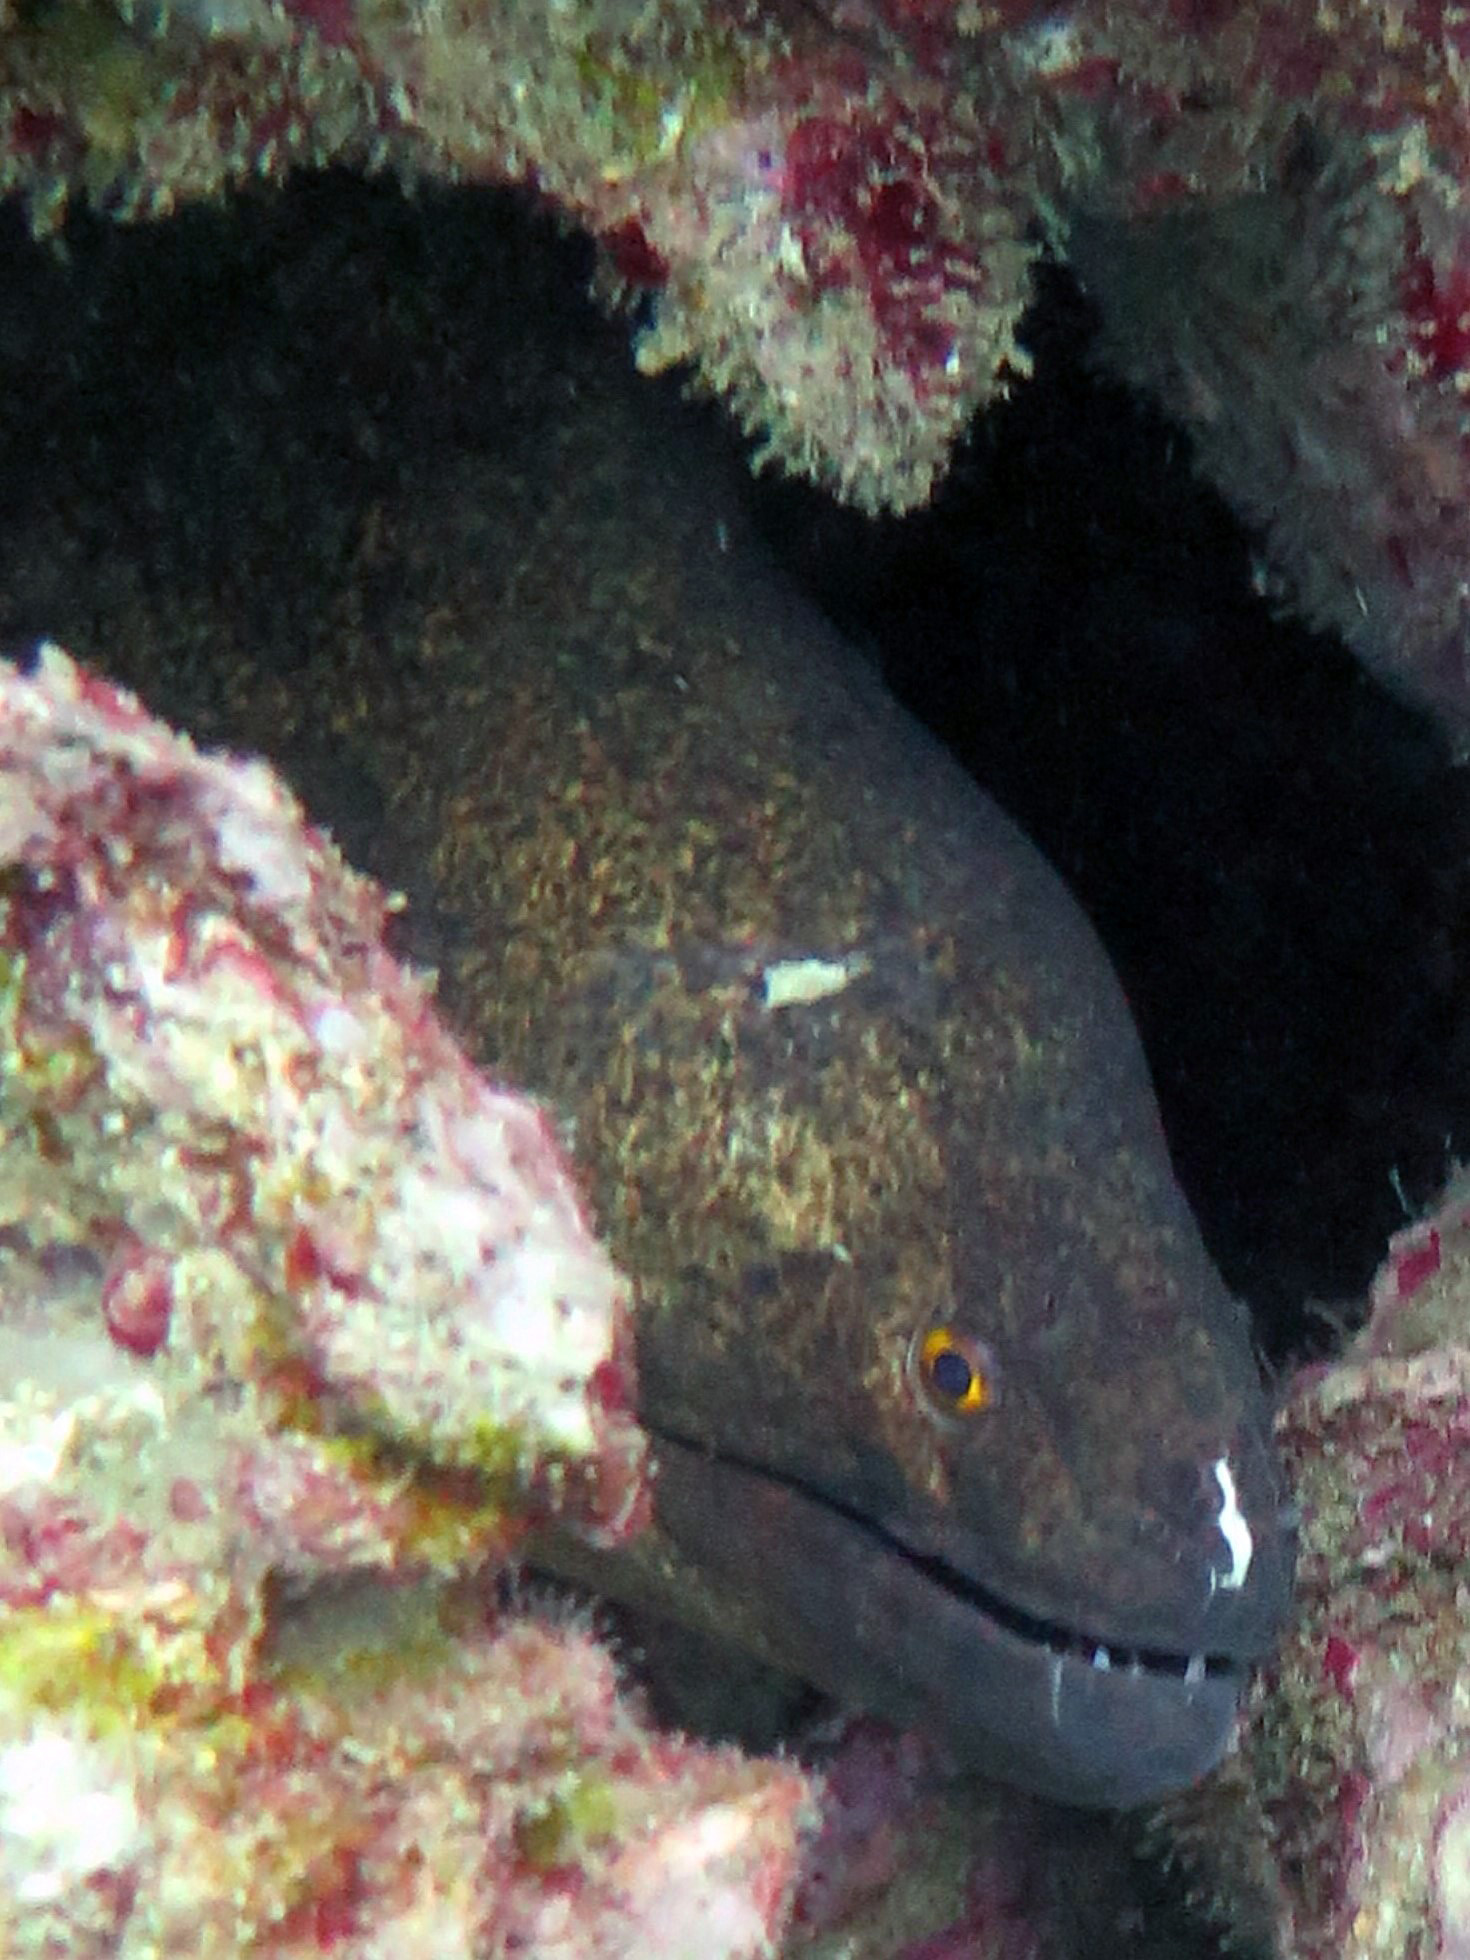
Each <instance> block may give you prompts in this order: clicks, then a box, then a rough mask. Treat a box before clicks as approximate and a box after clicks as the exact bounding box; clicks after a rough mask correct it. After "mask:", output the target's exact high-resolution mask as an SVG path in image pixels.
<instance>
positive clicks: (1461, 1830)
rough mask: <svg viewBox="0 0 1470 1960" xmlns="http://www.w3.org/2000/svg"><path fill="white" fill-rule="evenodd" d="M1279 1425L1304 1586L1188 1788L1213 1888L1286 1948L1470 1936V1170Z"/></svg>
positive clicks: (1367, 1959)
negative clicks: (1267, 1660) (1283, 1635)
mask: <svg viewBox="0 0 1470 1960" xmlns="http://www.w3.org/2000/svg"><path fill="white" fill-rule="evenodd" d="M1279 1435H1280V1439H1281V1443H1282V1448H1283V1452H1284V1455H1285V1458H1286V1462H1287V1465H1288V1469H1289V1472H1290V1474H1291V1476H1292V1478H1293V1481H1294V1484H1295V1487H1296V1492H1297V1497H1298V1500H1299V1502H1300V1505H1301V1511H1302V1539H1301V1556H1300V1559H1299V1562H1298V1568H1297V1579H1298V1605H1297V1611H1296V1616H1295V1621H1294V1624H1293V1626H1292V1627H1291V1629H1290V1631H1289V1633H1288V1636H1287V1639H1286V1641H1285V1643H1284V1645H1283V1648H1282V1651H1281V1654H1280V1656H1279V1658H1278V1659H1277V1660H1276V1662H1275V1663H1273V1665H1272V1666H1271V1667H1270V1668H1268V1669H1267V1670H1266V1671H1265V1672H1264V1673H1263V1674H1262V1676H1261V1677H1260V1678H1259V1680H1258V1682H1257V1683H1256V1686H1255V1689H1254V1691H1253V1695H1252V1698H1251V1702H1250V1705H1249V1706H1248V1708H1247V1710H1246V1713H1245V1715H1244V1717H1243V1727H1242V1742H1241V1749H1240V1752H1239V1754H1238V1755H1236V1756H1235V1757H1233V1758H1232V1759H1230V1760H1228V1761H1227V1763H1226V1765H1225V1766H1224V1767H1223V1768H1222V1770H1221V1771H1219V1772H1218V1773H1217V1775H1216V1777H1215V1778H1214V1779H1212V1782H1211V1783H1210V1784H1208V1785H1206V1786H1205V1787H1204V1788H1203V1789H1202V1790H1201V1791H1199V1792H1197V1793H1194V1794H1192V1795H1191V1796H1189V1797H1186V1798H1184V1799H1182V1800H1181V1801H1180V1803H1179V1804H1178V1805H1177V1806H1175V1810H1174V1817H1173V1826H1172V1828H1173V1831H1174V1834H1175V1837H1176V1840H1177V1843H1178V1846H1179V1849H1180V1851H1181V1854H1182V1856H1183V1857H1184V1859H1185V1862H1186V1863H1187V1864H1189V1865H1192V1866H1193V1867H1195V1869H1196V1871H1197V1874H1198V1876H1199V1878H1200V1882H1201V1890H1202V1891H1203V1892H1205V1893H1206V1894H1212V1895H1213V1896H1214V1897H1215V1899H1216V1901H1217V1904H1218V1905H1219V1908H1220V1910H1221V1911H1222V1913H1223V1915H1224V1917H1226V1918H1227V1919H1228V1920H1230V1921H1232V1922H1233V1923H1234V1924H1235V1925H1236V1926H1237V1927H1244V1928H1249V1929H1251V1930H1254V1931H1265V1932H1268V1933H1269V1935H1270V1937H1271V1938H1272V1939H1273V1940H1274V1950H1275V1951H1276V1952H1278V1953H1279V1954H1281V1955H1282V1956H1283V1957H1284V1960H1463V1956H1464V1955H1466V1954H1467V1953H1470V1590H1467V1575H1470V1187H1467V1186H1466V1184H1465V1183H1464V1182H1463V1180H1461V1181H1458V1182H1457V1183H1455V1184H1452V1185H1451V1187H1450V1189H1449V1191H1448V1192H1447V1194H1446V1196H1445V1198H1444V1199H1443V1201H1442V1202H1441V1204H1440V1206H1439V1207H1438V1209H1437V1210H1436V1211H1435V1212H1434V1213H1432V1214H1431V1215H1430V1216H1429V1217H1427V1218H1425V1219H1424V1220H1422V1221H1421V1222H1419V1223H1418V1224H1416V1225H1415V1226H1414V1227H1413V1228H1412V1229H1410V1230H1408V1231H1405V1232H1403V1233H1401V1234H1399V1236H1398V1237H1397V1238H1396V1239H1395V1240H1394V1242H1393V1244H1392V1245H1391V1247H1390V1249H1389V1254H1388V1257H1387V1259H1386V1261H1385V1263H1384V1266H1383V1268H1382V1270H1381V1272H1380V1274H1379V1276H1378V1279H1377V1282H1376V1284H1375V1287H1374V1292H1373V1313H1372V1318H1371V1321H1370V1323H1369V1326H1368V1327H1367V1329H1366V1330H1365V1332H1364V1334H1363V1335H1362V1336H1361V1338H1360V1339H1359V1340H1358V1342H1357V1343H1356V1344H1355V1345H1354V1347H1353V1348H1352V1349H1351V1350H1350V1351H1349V1353H1348V1355H1347V1357H1346V1358H1345V1359H1344V1360H1343V1361H1341V1362H1340V1363H1338V1364H1336V1365H1335V1366H1333V1367H1331V1368H1327V1369H1316V1370H1313V1371H1311V1372H1310V1373H1309V1374H1308V1375H1306V1376H1305V1377H1304V1378H1303V1379H1302V1380H1301V1381H1300V1382H1299V1383H1298V1385H1297V1387H1296V1389H1295V1392H1294V1393H1293V1394H1292V1395H1291V1397H1290V1398H1289V1400H1288V1402H1287V1404H1286V1406H1285V1408H1284V1410H1283V1412H1282V1416H1281V1419H1280V1423H1279Z"/></svg>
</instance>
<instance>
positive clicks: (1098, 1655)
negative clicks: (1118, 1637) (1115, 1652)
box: [1092, 1647, 1113, 1674]
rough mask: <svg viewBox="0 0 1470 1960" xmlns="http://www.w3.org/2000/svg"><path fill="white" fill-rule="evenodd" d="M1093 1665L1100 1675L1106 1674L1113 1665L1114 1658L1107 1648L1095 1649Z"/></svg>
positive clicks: (1093, 1651)
mask: <svg viewBox="0 0 1470 1960" xmlns="http://www.w3.org/2000/svg"><path fill="white" fill-rule="evenodd" d="M1092 1664H1093V1666H1094V1667H1095V1668H1096V1669H1097V1671H1098V1673H1099V1674H1106V1673H1107V1672H1108V1670H1109V1669H1110V1668H1111V1667H1112V1665H1113V1657H1112V1655H1111V1654H1110V1653H1109V1652H1108V1650H1107V1648H1106V1647H1094V1648H1093V1650H1092Z"/></svg>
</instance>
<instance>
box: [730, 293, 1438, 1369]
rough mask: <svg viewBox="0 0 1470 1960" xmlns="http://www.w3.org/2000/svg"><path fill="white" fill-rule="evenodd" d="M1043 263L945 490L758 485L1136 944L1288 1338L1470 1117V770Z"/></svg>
mask: <svg viewBox="0 0 1470 1960" xmlns="http://www.w3.org/2000/svg"><path fill="white" fill-rule="evenodd" d="M1092 325H1093V322H1092V319H1091V316H1090V313H1089V309H1088V307H1087V304H1086V301H1085V300H1084V298H1083V297H1082V296H1081V295H1080V294H1079V292H1078V290H1077V288H1076V286H1075V284H1074V283H1073V281H1072V280H1071V279H1070V278H1069V277H1068V276H1067V275H1066V274H1065V273H1064V272H1062V271H1059V270H1057V269H1055V268H1050V269H1048V270H1047V271H1046V272H1045V274H1044V276H1043V278H1042V280H1041V284H1040V292H1039V296H1038V301H1037V304H1036V305H1035V307H1034V308H1033V309H1032V312H1031V315H1030V317H1029V320H1028V323H1027V331H1026V336H1025V338H1026V341H1027V344H1028V345H1029V346H1030V347H1031V348H1032V349H1033V350H1034V352H1035V355H1036V373H1035V376H1034V378H1033V379H1032V381H1031V382H1030V383H1029V384H1027V385H1025V386H1023V387H1021V388H1019V389H1018V390H1017V391H1016V393H1015V394H1014V396H1013V397H1012V399H1011V400H1010V401H1009V402H1008V403H1007V404H1005V405H1004V406H1003V407H1002V408H1000V409H999V410H998V411H996V412H995V413H993V414H992V415H991V416H990V417H989V418H988V419H987V420H986V421H985V422H984V423H983V424H982V425H981V426H980V427H979V428H977V429H976V430H975V431H974V432H973V434H972V437H971V440H970V442H969V444H968V446H967V447H966V449H965V450H964V451H963V452H962V454H961V456H960V457H959V459H958V463H957V467H956V469H955V471H954V473H953V476H952V477H951V479H950V481H949V482H948V483H947V484H946V485H945V486H944V489H943V491H942V492H941V494H940V495H939V497H938V498H937V499H936V500H935V503H934V504H933V505H932V506H931V508H929V509H928V510H926V511H924V512H922V513H919V514H918V515H916V516H914V517H912V518H909V519H907V520H904V521H903V522H873V521H871V520H868V519H865V518H862V517H859V516H857V515H855V514H854V513H851V512H847V511H841V510H837V509H835V508H834V507H833V506H832V505H831V504H830V503H829V502H827V501H826V500H824V499H821V498H819V497H816V496H814V495H812V494H811V493H810V492H808V491H807V490H805V489H804V488H803V487H801V486H797V485H789V484H773V483H765V484H763V485H762V486H761V487H760V488H759V489H758V491H757V493H756V494H757V496H758V498H759V502H760V508H761V511H762V513H763V519H764V523H765V528H766V531H767V535H768V537H769V539H770V541H771V543H772V544H773V546H774V547H775V548H776V549H777V551H778V552H780V553H781V554H782V555H783V557H784V558H785V559H786V561H787V562H788V564H790V565H791V567H792V568H793V569H794V571H795V572H796V575H797V576H798V577H799V578H800V579H801V580H802V581H803V582H804V583H805V584H806V585H807V587H808V589H809V590H810V591H811V592H813V593H814V594H815V595H816V596H817V597H818V598H819V600H820V602H821V603H822V604H823V605H824V607H825V608H826V610H827V611H828V613H829V614H830V615H831V616H832V617H833V619H834V620H836V621H837V623H838V624H840V625H841V626H842V627H843V628H844V630H846V631H847V632H848V633H849V634H851V635H853V636H854V637H856V638H858V639H859V640H861V641H862V642H863V643H864V644H865V645H866V646H867V647H868V648H869V649H870V650H871V652H872V653H873V655H874V657H875V658H877V659H878V660H879V661H880V662H881V664H882V667H883V670H884V672H885V673H886V674H887V676H888V678H889V681H890V684H891V685H892V686H893V688H894V689H895V691H896V692H897V693H898V695H899V696H900V698H901V699H903V700H904V701H905V702H906V703H907V704H908V705H909V706H910V707H911V708H912V709H913V710H914V712H916V713H917V714H919V715H920V716H921V717H922V718H923V719H924V720H925V721H927V722H928V723H929V725H930V726H931V727H932V728H934V729H935V730H936V732H937V733H939V734H940V735H941V736H942V737H943V738H944V739H945V740H946V741H947V742H948V743H949V744H950V745H951V746H952V747H953V749H954V750H955V751H956V753H957V754H958V755H959V756H960V757H961V759H962V760H963V761H964V762H965V763H966V765H967V766H968V767H969V768H970V769H971V771H972V773H973V774H974V775H975V776H976V777H977V779H978V780H979V781H980V782H982V783H983V784H984V785H985V786H986V788H987V789H989V790H990V791H991V793H992V794H993V795H994V796H996V797H997V798H998V799H999V800H1000V801H1001V802H1002V803H1003V804H1004V805H1005V806H1006V808H1007V809H1008V810H1010V812H1011V814H1012V815H1013V816H1014V817H1015V818H1016V819H1017V821H1018V822H1019V823H1020V824H1021V826H1022V828H1023V829H1025V830H1027V831H1029V832H1030V834H1031V835H1032V836H1033V837H1034V838H1035V839H1036V841H1037V842H1038V843H1039V844H1040V845H1041V846H1042V848H1043V849H1044V850H1045V851H1046V852H1047V853H1048V855H1049V856H1050V857H1051V858H1052V860H1053V862H1054V863H1055V864H1056V865H1057V866H1058V868H1059V869H1060V870H1061V872H1062V874H1063V875H1064V877H1065V878H1066V879H1067V881H1068V883H1069V884H1070V885H1071V886H1072V889H1073V890H1074V891H1075V892H1076V894H1077V896H1078V897H1079V898H1080V899H1081V901H1082V903H1083V904H1084V906H1085V907H1086V908H1087V910H1088V912H1089V913H1090V914H1091V916H1092V919H1093V922H1094V924H1095V925H1096V926H1097V927H1098V929H1099V931H1100V932H1101V934H1102V937H1103V939H1104V941H1105V942H1106V944H1107V947H1108V950H1109V952H1110V954H1111V955H1112V958H1113V961H1114V964H1115V965H1116V966H1117V968H1118V969H1119V971H1120V973H1121V974H1122V977H1123V981H1124V984H1125V987H1126V989H1127V991H1128V995H1129V998H1130V1000H1131V1002H1132V1004H1133V1009H1134V1013H1135V1016H1136V1018H1137V1020H1138V1022H1139V1026H1140V1028H1141V1030H1142V1033H1143V1037H1144V1043H1145V1046H1146V1048H1147V1050H1148V1054H1149V1060H1150V1063H1151V1065H1152V1067H1153V1070H1154V1075H1155V1082H1156V1086H1157V1089H1158V1094H1159V1101H1160V1104H1161V1106H1162V1108H1163V1112H1164V1119H1165V1124H1166V1127H1167V1129H1168V1132H1169V1138H1170V1145H1171V1148H1172V1150H1173V1153H1174V1158H1175V1163H1176V1167H1177V1169H1178V1173H1179V1177H1180V1182H1181V1183H1182V1184H1183V1185H1184V1187H1185V1190H1186V1191H1187V1192H1188V1194H1189V1197H1190V1199H1191V1201H1192V1202H1193V1204H1194V1206H1195V1209H1196V1212H1197V1213H1198V1215H1199V1217H1200V1220H1201V1223H1202V1225H1203V1227H1204V1231H1205V1236H1206V1238H1207V1240H1208V1242H1209V1244H1210V1249H1211V1251H1212V1252H1213V1253H1214V1255H1215V1258H1216V1260H1217V1262H1218V1263H1219V1265H1220V1267H1221V1269H1222V1271H1223V1272H1224V1274H1225V1277H1226V1279H1227V1280H1228V1281H1229V1283H1230V1284H1231V1285H1232V1286H1233V1287H1234V1288H1235V1290H1236V1291H1237V1292H1239V1293H1241V1294H1243V1295H1244V1296H1245V1297H1246V1298H1248V1299H1249V1300H1250V1302H1251V1304H1252V1306H1253V1308H1254V1309H1255V1311H1256V1314H1257V1321H1258V1325H1259V1327H1260V1329H1261V1334H1262V1339H1263V1342H1264V1344H1265V1345H1266V1347H1267V1348H1268V1350H1269V1351H1270V1352H1271V1353H1272V1354H1273V1355H1275V1356H1276V1357H1278V1358H1282V1357H1284V1356H1286V1355H1288V1354H1296V1353H1302V1352H1307V1351H1315V1350H1318V1349H1321V1348H1325V1347H1327V1346H1330V1345H1331V1343H1332V1342H1333V1340H1334V1338H1335V1334H1334V1329H1333V1326H1332V1324H1331V1321H1330V1320H1329V1319H1324V1318H1323V1317H1321V1316H1320V1315H1319V1314H1317V1313H1315V1312H1313V1311H1312V1310H1311V1309H1310V1308H1309V1307H1307V1306H1306V1303H1307V1302H1309V1301H1315V1302H1318V1303H1328V1302H1331V1303H1337V1304H1340V1305H1343V1306H1346V1307H1349V1308H1350V1307H1351V1306H1352V1304H1353V1303H1354V1302H1355V1300H1356V1298H1357V1296H1360V1295H1361V1294H1362V1292H1363V1291H1364V1289H1365V1287H1366V1285H1367V1282H1368V1280H1369V1278H1370V1277H1371V1275H1372V1272H1373V1270H1374V1268H1375V1267H1376V1265H1377V1263H1378V1260H1379V1258H1380V1257H1381V1255H1382V1251H1383V1248H1384V1246H1385V1244H1386V1242H1387V1239H1388V1237H1389V1235H1390V1233H1392V1232H1394V1231H1395V1230H1397V1229H1398V1228H1399V1226H1400V1225H1402V1224H1403V1223H1404V1222H1405V1217H1406V1214H1405V1204H1406V1203H1407V1204H1408V1205H1409V1206H1410V1207H1418V1206H1421V1205H1423V1204H1424V1203H1425V1202H1426V1201H1427V1200H1428V1199H1429V1198H1430V1197H1432V1196H1433V1195H1434V1193H1435V1191H1436V1190H1437V1189H1438V1187H1439V1185H1440V1183H1441V1182H1442V1181H1443V1178H1444V1175H1445V1172H1446V1170H1447V1168H1448V1166H1449V1164H1450V1161H1451V1159H1452V1158H1453V1157H1454V1156H1455V1155H1456V1154H1457V1153H1458V1152H1461V1151H1463V1150H1464V1149H1465V1148H1466V1142H1467V1139H1470V1095H1467V1070H1466V1067H1465V1063H1466V1060H1467V1044H1466V1032H1467V1009H1470V967H1467V957H1466V921H1467V906H1466V898H1467V882H1466V870H1465V867H1466V863H1467V850H1466V843H1467V819H1470V781H1467V777H1466V774H1465V772H1464V770H1462V769H1458V768H1456V767H1454V766H1453V764H1452V763H1451V760H1450V758H1449V756H1448V754H1447V752H1446V749H1445V746H1444V744H1443V742H1442V741H1441V740H1440V738H1439V737H1438V735H1437V733H1436V731H1435V730H1434V729H1433V728H1432V727H1431V726H1430V725H1429V724H1428V723H1427V722H1426V721H1425V720H1424V719H1423V718H1422V717H1421V716H1420V715H1418V714H1417V713H1416V712H1414V711H1412V710H1411V709H1409V708H1407V707H1405V706H1404V705H1402V704H1401V703H1400V702H1398V701H1396V700H1395V699H1393V698H1392V697H1390V696H1389V695H1388V694H1387V693H1385V691H1384V690H1383V689H1382V688H1381V687H1380V686H1378V685H1377V683H1376V682H1374V681H1372V680H1370V679H1369V678H1368V677H1367V675H1366V674H1365V673H1364V672H1363V671H1362V669H1361V668H1360V667H1359V666H1358V665H1357V663H1356V661H1354V660H1353V658H1352V657H1351V656H1350V655H1349V654H1348V653H1347V652H1346V651H1345V650H1344V649H1343V648H1342V646H1341V645H1340V644H1338V643H1337V642H1336V641H1335V640H1332V639H1330V638H1326V637H1324V636H1322V635H1314V634H1312V633H1309V632H1307V631H1306V630H1304V629H1303V628H1302V627H1300V626H1299V625H1297V624H1295V623H1294V622H1293V621H1291V620H1289V619H1285V618H1283V617H1281V616H1279V614H1278V613H1277V612H1276V611H1275V610H1273V608H1272V607H1271V606H1270V605H1269V604H1268V603H1267V602H1266V601H1265V600H1264V599H1263V598H1262V597H1261V596H1259V593H1258V591H1257V589H1256V588H1257V585H1258V584H1259V583H1260V582H1261V573H1262V567H1261V561H1260V559H1259V557H1258V555H1257V550H1256V546H1255V543H1254V541H1253V539H1252V538H1251V536H1250V535H1249V534H1248V533H1247V532H1246V531H1245V530H1244V529H1243V527H1242V526H1241V525H1240V524H1239V523H1237V521H1236V520H1235V518H1234V517H1233V515H1232V514H1231V513H1230V511H1229V510H1228V509H1227V508H1226V507H1225V506H1224V504H1223V503H1222V502H1221V501H1220V499H1219V498H1218V497H1216V496H1215V495H1214V494H1213V493H1212V492H1211V491H1210V490H1209V489H1208V488H1206V487H1205V486H1204V485H1203V484H1202V483H1201V482H1200V481H1199V479H1198V478H1197V477H1196V476H1195V475H1194V473H1193V468H1192V462H1191V454H1190V444H1189V441H1188V438H1187V437H1185V436H1184V435H1182V434H1180V433H1179V432H1178V431H1177V430H1175V429H1174V428H1173V427H1172V426H1171V425H1169V424H1168V423H1166V422H1165V421H1164V420H1163V419H1162V418H1161V417H1160V416H1159V415H1157V414H1156V413H1154V412H1153V410H1152V409H1151V408H1150V406H1149V405H1148V404H1147V403H1145V402H1142V401H1140V400H1139V399H1138V398H1137V397H1136V396H1134V395H1131V394H1129V393H1128V392H1127V391H1126V390H1124V389H1122V388H1121V387H1118V386H1117V385H1115V384H1113V383H1111V382H1110V381H1109V380H1108V379H1107V378H1106V377H1105V376H1103V375H1101V374H1099V373H1098V372H1097V371H1096V369H1095V368H1094V367H1093V366H1092V365H1091V364H1090V360H1089V343H1090V338H1091V332H1092Z"/></svg>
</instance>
